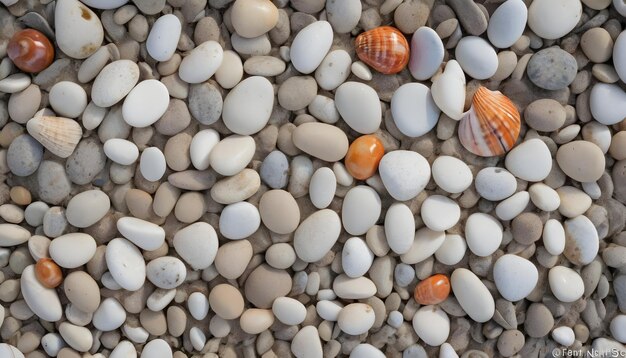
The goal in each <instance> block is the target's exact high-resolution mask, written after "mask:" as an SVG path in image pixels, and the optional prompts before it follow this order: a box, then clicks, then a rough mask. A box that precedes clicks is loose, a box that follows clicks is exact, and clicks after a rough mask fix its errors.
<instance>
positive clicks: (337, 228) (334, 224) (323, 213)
mask: <svg viewBox="0 0 626 358" xmlns="http://www.w3.org/2000/svg"><path fill="white" fill-rule="evenodd" d="M340 232H341V220H340V219H339V215H337V213H336V212H334V211H332V210H330V209H322V210H319V211H316V212H314V213H313V214H311V215H310V216H309V217H307V218H306V219H304V221H302V222H301V223H300V226H298V228H297V229H296V231H295V233H294V240H293V246H294V249H295V250H296V254H297V255H298V258H300V259H301V260H303V261H305V262H315V261H319V260H321V259H322V258H323V257H324V256H325V255H326V254H327V253H328V252H329V251H330V249H331V248H332V247H333V245H335V242H337V239H338V238H339V233H340Z"/></svg>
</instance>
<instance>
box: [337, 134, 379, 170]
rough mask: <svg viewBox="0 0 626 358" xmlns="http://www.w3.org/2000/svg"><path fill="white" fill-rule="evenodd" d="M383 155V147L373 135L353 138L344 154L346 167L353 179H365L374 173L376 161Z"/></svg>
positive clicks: (376, 165) (376, 166) (376, 168)
mask: <svg viewBox="0 0 626 358" xmlns="http://www.w3.org/2000/svg"><path fill="white" fill-rule="evenodd" d="M383 155H385V147H384V146H383V142H381V141H380V139H378V138H377V137H376V136H375V135H372V134H367V135H364V136H360V137H359V138H357V139H355V140H354V142H352V144H350V147H349V148H348V154H346V161H345V163H346V169H347V170H348V172H349V173H350V175H352V176H353V177H354V178H355V179H358V180H365V179H367V178H369V177H371V176H372V175H374V174H375V173H376V171H377V170H378V163H379V162H380V160H381V159H382V157H383Z"/></svg>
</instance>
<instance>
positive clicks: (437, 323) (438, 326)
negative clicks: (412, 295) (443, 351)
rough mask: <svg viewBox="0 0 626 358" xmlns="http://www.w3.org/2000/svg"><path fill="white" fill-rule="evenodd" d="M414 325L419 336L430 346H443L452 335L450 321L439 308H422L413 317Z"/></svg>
mask: <svg viewBox="0 0 626 358" xmlns="http://www.w3.org/2000/svg"><path fill="white" fill-rule="evenodd" d="M412 323H413V329H414V330H415V333H417V336H418V337H419V338H420V339H421V340H422V341H424V343H426V344H428V345H429V346H433V347H437V346H440V345H442V344H443V343H444V342H445V341H447V340H448V336H449V335H450V319H449V318H448V315H447V314H446V312H444V310H442V309H441V308H440V307H438V306H424V307H421V308H420V309H419V310H418V311H417V312H416V313H415V315H414V316H413V319H412Z"/></svg>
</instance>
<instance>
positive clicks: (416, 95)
mask: <svg viewBox="0 0 626 358" xmlns="http://www.w3.org/2000/svg"><path fill="white" fill-rule="evenodd" d="M391 113H392V115H393V121H394V123H395V125H396V126H397V127H398V130H400V132H401V133H402V134H404V135H406V136H409V137H420V136H422V135H424V134H426V133H428V132H430V131H431V130H432V129H433V128H434V127H435V126H436V125H437V122H438V120H439V114H440V110H439V108H438V107H437V105H436V104H435V101H434V100H433V97H432V94H431V91H430V89H429V88H428V87H426V86H425V85H423V84H421V83H407V84H404V85H402V86H400V87H399V88H398V89H397V90H396V91H395V92H394V94H393V96H392V97H391Z"/></svg>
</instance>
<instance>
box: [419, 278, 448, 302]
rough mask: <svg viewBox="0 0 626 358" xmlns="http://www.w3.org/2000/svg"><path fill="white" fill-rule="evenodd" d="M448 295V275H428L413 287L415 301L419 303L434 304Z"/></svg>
mask: <svg viewBox="0 0 626 358" xmlns="http://www.w3.org/2000/svg"><path fill="white" fill-rule="evenodd" d="M448 295H450V280H448V276H446V275H442V274H437V275H433V276H430V277H429V278H427V279H425V280H424V281H422V282H420V283H418V284H417V286H416V287H415V293H414V296H415V301H417V303H419V304H421V305H436V304H438V303H441V302H443V301H445V300H446V298H448Z"/></svg>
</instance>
